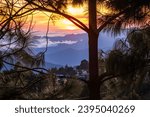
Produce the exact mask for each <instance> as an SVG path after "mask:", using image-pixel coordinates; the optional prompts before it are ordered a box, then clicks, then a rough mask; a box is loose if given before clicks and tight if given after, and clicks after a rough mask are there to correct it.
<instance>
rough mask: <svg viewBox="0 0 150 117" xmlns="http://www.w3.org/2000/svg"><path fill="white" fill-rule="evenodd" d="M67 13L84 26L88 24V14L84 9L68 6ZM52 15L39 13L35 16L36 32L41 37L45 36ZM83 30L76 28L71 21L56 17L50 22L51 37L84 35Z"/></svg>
mask: <svg viewBox="0 0 150 117" xmlns="http://www.w3.org/2000/svg"><path fill="white" fill-rule="evenodd" d="M67 12H68V13H69V14H71V15H72V16H74V17H76V18H77V19H79V20H80V21H82V22H83V23H84V24H86V25H87V24H88V20H87V15H86V14H87V13H86V10H85V8H84V7H73V6H68V8H67ZM50 15H51V14H50V13H45V12H44V13H43V12H37V13H35V14H34V15H33V25H34V31H36V33H37V34H39V35H45V33H46V31H47V25H48V20H49V16H50ZM83 32H84V31H82V30H81V29H79V28H78V27H77V26H75V25H74V24H73V23H72V22H70V21H69V20H67V19H65V18H63V17H61V18H60V17H59V16H56V19H55V20H53V21H50V22H49V36H63V35H66V34H72V33H74V34H76V33H83Z"/></svg>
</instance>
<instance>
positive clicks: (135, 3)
mask: <svg viewBox="0 0 150 117" xmlns="http://www.w3.org/2000/svg"><path fill="white" fill-rule="evenodd" d="M83 2H87V4H88V5H87V6H88V20H89V24H88V26H86V25H85V24H84V23H82V22H81V21H79V20H78V19H77V18H75V17H73V16H72V15H69V14H67V13H66V12H65V10H64V8H66V7H67V5H68V4H72V3H73V4H83ZM97 3H99V4H102V5H104V6H106V7H109V8H110V9H113V11H111V13H109V14H106V15H105V14H102V13H99V15H98V13H97V10H98V9H97ZM23 4H26V5H30V6H29V7H28V9H27V10H29V11H30V12H31V11H35V10H40V11H46V12H50V13H55V14H59V15H61V16H63V17H65V18H67V19H68V20H70V21H71V22H72V23H74V24H75V25H76V26H78V27H79V28H80V29H82V30H84V31H85V32H87V33H88V40H89V83H88V85H89V91H90V94H89V95H90V99H100V86H101V83H100V81H101V80H102V77H98V75H99V74H98V36H99V32H100V31H102V30H103V29H104V28H106V29H109V30H112V31H114V32H115V33H118V32H120V29H121V28H122V27H127V26H128V27H129V26H130V25H135V26H136V25H137V24H139V23H143V21H145V20H146V21H147V20H148V19H147V18H146V17H148V13H149V1H148V0H143V1H141V0H132V1H127V0H122V1H119V0H43V1H41V0H24V1H23ZM102 5H101V6H102ZM120 6H121V7H120ZM143 6H144V7H143ZM145 6H146V7H145ZM20 7H22V6H20ZM144 24H145V22H144ZM99 78H101V79H99Z"/></svg>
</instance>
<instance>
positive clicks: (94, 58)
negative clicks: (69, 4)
mask: <svg viewBox="0 0 150 117" xmlns="http://www.w3.org/2000/svg"><path fill="white" fill-rule="evenodd" d="M88 7H89V9H88V11H89V32H88V37H89V96H90V99H100V83H99V80H98V35H99V34H98V31H97V10H96V0H89V2H88Z"/></svg>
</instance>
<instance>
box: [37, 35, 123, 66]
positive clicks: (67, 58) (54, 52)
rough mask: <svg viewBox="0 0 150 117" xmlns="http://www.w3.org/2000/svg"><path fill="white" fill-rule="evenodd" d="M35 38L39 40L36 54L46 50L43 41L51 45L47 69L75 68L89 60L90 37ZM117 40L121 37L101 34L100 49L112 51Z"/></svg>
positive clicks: (46, 58) (48, 51)
mask: <svg viewBox="0 0 150 117" xmlns="http://www.w3.org/2000/svg"><path fill="white" fill-rule="evenodd" d="M122 36H123V35H121V36H120V38H121V37H122ZM34 38H35V39H37V40H38V41H37V44H36V46H35V47H34V51H35V52H36V53H38V52H40V51H43V50H45V46H43V47H41V44H42V43H43V40H46V38H47V39H48V42H49V43H50V44H48V47H47V52H46V53H45V61H46V64H47V65H46V66H47V67H50V66H51V67H54V66H56V67H59V66H62V65H63V66H64V65H69V66H75V65H79V64H80V62H81V61H82V60H83V59H87V60H88V35H87V34H85V33H82V34H70V35H65V36H56V37H45V36H35V37H34ZM115 38H119V37H113V36H112V35H111V34H109V33H100V36H99V42H98V47H99V49H102V50H104V51H108V50H110V49H111V48H112V47H113V43H114V42H115V40H116V39H115Z"/></svg>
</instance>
